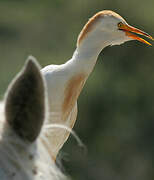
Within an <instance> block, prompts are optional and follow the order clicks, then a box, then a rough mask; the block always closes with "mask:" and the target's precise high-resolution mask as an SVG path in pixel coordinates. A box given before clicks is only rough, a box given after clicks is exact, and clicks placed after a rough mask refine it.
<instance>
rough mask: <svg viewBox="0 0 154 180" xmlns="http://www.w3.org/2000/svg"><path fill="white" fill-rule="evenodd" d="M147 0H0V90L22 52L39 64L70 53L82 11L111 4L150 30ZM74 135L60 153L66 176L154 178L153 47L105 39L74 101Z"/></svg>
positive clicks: (153, 16)
mask: <svg viewBox="0 0 154 180" xmlns="http://www.w3.org/2000/svg"><path fill="white" fill-rule="evenodd" d="M153 8H154V1H153V0H148V1H144V0H129V1H124V0H65V1H64V0H44V1H43V0H0V56H1V60H0V95H1V99H2V98H3V94H4V92H5V90H6V88H7V86H8V84H9V82H10V81H11V79H12V78H13V77H14V76H15V74H16V73H17V72H18V71H19V70H20V68H21V67H22V65H23V63H24V62H25V59H26V58H27V56H28V55H33V56H35V57H36V58H37V59H38V61H39V63H40V64H41V65H42V66H46V65H48V64H61V63H64V62H65V61H66V60H68V59H69V58H71V56H72V54H73V51H74V49H75V47H76V39H77V36H78V34H79V32H80V30H81V28H82V27H83V25H84V24H85V23H86V22H87V20H88V18H89V17H91V16H92V15H93V14H95V13H96V12H98V11H100V10H103V9H111V10H113V11H116V12H118V13H119V14H120V15H121V16H123V17H124V18H125V19H126V20H127V22H128V23H130V24H131V25H134V26H136V27H138V28H140V29H142V30H145V31H146V32H148V33H149V34H151V35H153V36H154V33H153V29H154V11H153ZM78 105H79V113H78V119H77V122H76V124H75V127H74V130H75V131H76V132H77V134H78V135H79V136H80V138H81V139H82V141H83V142H84V143H85V145H86V146H87V149H88V151H87V153H86V152H85V151H84V150H83V149H82V148H80V147H79V146H78V145H77V143H76V142H75V140H74V138H72V137H70V138H69V140H68V142H67V143H66V144H65V146H64V148H63V151H62V153H61V154H62V155H61V156H62V157H63V159H65V160H64V162H63V164H64V167H65V172H66V173H67V174H69V175H70V176H71V177H72V180H138V179H139V180H154V51H153V47H147V46H146V45H144V44H141V43H140V42H136V41H132V42H127V43H125V44H123V45H121V46H113V47H107V48H105V49H104V50H103V52H102V53H101V54H100V56H99V59H98V61H97V65H96V67H95V69H94V72H93V73H92V75H91V76H90V77H89V79H88V81H87V83H86V85H85V87H84V89H83V91H82V93H81V95H80V98H79V101H78Z"/></svg>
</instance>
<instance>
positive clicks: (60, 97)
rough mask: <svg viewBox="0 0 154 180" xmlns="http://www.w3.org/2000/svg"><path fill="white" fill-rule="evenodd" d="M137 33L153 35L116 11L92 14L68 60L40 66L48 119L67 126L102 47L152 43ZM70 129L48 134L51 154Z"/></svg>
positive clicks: (57, 149)
mask: <svg viewBox="0 0 154 180" xmlns="http://www.w3.org/2000/svg"><path fill="white" fill-rule="evenodd" d="M137 34H139V35H143V36H146V37H148V38H150V39H153V38H152V37H151V36H150V35H149V34H147V33H145V32H143V31H141V30H139V29H137V28H134V27H132V26H130V25H128V24H127V22H126V21H125V20H124V19H123V18H122V17H121V16H120V15H118V14H117V13H115V12H113V11H109V10H104V11H100V12H98V13H97V14H95V15H94V16H93V17H92V18H90V20H89V21H88V22H87V23H86V25H85V26H84V27H83V29H82V31H81V33H80V34H79V36H78V40H77V47H76V50H75V52H74V54H73V56H72V58H71V59H70V60H68V61H67V62H66V63H64V64H61V65H49V66H46V67H45V68H43V69H42V73H43V75H44V77H45V79H46V82H47V89H48V96H49V113H50V114H49V116H50V123H56V124H57V123H59V124H62V125H66V126H68V127H69V128H72V127H73V126H74V123H75V121H76V116H77V99H78V96H79V94H80V92H81V90H82V88H83V86H84V84H85V82H86V80H87V78H88V76H89V75H90V73H91V72H92V70H93V68H94V66H95V63H96V61H97V57H98V55H99V53H100V52H101V51H102V49H103V48H105V47H106V46H110V45H120V44H122V43H124V42H126V41H130V40H138V41H140V42H143V43H146V44H148V45H151V44H150V43H149V42H147V41H146V40H144V39H142V38H141V37H140V36H138V35H137ZM68 136H69V132H68V131H66V130H62V129H58V128H57V129H55V130H54V132H52V135H51V137H50V139H51V144H52V145H51V147H53V149H51V151H52V153H53V156H54V157H55V158H56V155H57V153H58V152H59V150H60V149H61V147H62V145H63V144H64V142H65V141H66V140H67V138H68Z"/></svg>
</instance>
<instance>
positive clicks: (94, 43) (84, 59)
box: [68, 34, 109, 75]
mask: <svg viewBox="0 0 154 180" xmlns="http://www.w3.org/2000/svg"><path fill="white" fill-rule="evenodd" d="M98 37H99V35H98V34H97V39H96V37H95V36H89V37H88V38H86V39H84V40H83V42H81V44H80V45H77V48H76V50H75V52H74V54H73V57H72V59H71V60H70V61H68V62H71V63H72V64H74V65H75V66H76V68H77V69H79V70H80V71H84V72H85V73H86V74H87V75H89V74H90V73H91V71H92V70H93V68H94V66H95V64H96V61H97V58H98V55H99V54H100V52H101V50H102V49H104V48H105V47H106V46H108V45H109V43H107V41H106V40H105V39H104V40H102V36H101V39H100V40H99V39H98Z"/></svg>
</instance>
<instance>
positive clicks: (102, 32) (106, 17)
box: [77, 10, 153, 46]
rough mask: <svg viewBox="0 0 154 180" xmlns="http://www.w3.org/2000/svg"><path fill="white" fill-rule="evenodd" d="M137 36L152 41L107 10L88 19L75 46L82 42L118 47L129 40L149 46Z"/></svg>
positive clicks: (117, 15)
mask: <svg viewBox="0 0 154 180" xmlns="http://www.w3.org/2000/svg"><path fill="white" fill-rule="evenodd" d="M138 34H140V35H143V36H146V37H148V38H150V39H153V38H152V37H151V36H150V35H149V34H147V33H145V32H143V31H141V30H139V29H137V28H134V27H132V26H130V25H128V24H127V22H126V21H125V20H124V19H123V18H122V17H121V16H120V15H119V14H117V13H115V12H113V11H109V10H104V11H100V12H98V13H97V14H95V15H94V16H93V17H92V18H90V19H89V21H88V22H87V24H86V25H85V26H84V28H83V29H82V31H81V33H80V35H79V37H78V42H77V45H80V44H82V42H84V41H88V43H94V44H97V42H98V44H101V43H104V44H105V46H108V45H119V44H122V43H124V42H126V41H129V40H138V41H141V42H143V43H146V44H148V45H151V44H150V43H149V42H147V41H146V40H144V39H142V38H141V37H139V36H138Z"/></svg>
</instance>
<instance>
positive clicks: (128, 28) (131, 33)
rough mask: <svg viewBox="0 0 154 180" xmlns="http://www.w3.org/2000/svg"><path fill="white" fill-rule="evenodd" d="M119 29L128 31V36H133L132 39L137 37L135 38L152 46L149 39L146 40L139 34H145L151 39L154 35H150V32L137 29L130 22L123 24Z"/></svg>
mask: <svg viewBox="0 0 154 180" xmlns="http://www.w3.org/2000/svg"><path fill="white" fill-rule="evenodd" d="M119 30H122V31H124V32H125V33H126V36H128V37H130V38H132V39H135V40H138V41H140V42H142V43H145V44H148V45H149V46H152V45H151V44H150V43H149V42H148V41H146V40H145V39H143V38H141V37H140V36H138V35H137V34H140V35H143V36H145V37H147V38H149V39H152V40H154V39H153V38H152V36H150V35H149V34H148V33H146V32H144V31H142V30H140V29H137V28H135V27H133V26H130V25H128V24H122V25H121V26H120V28H119Z"/></svg>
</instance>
